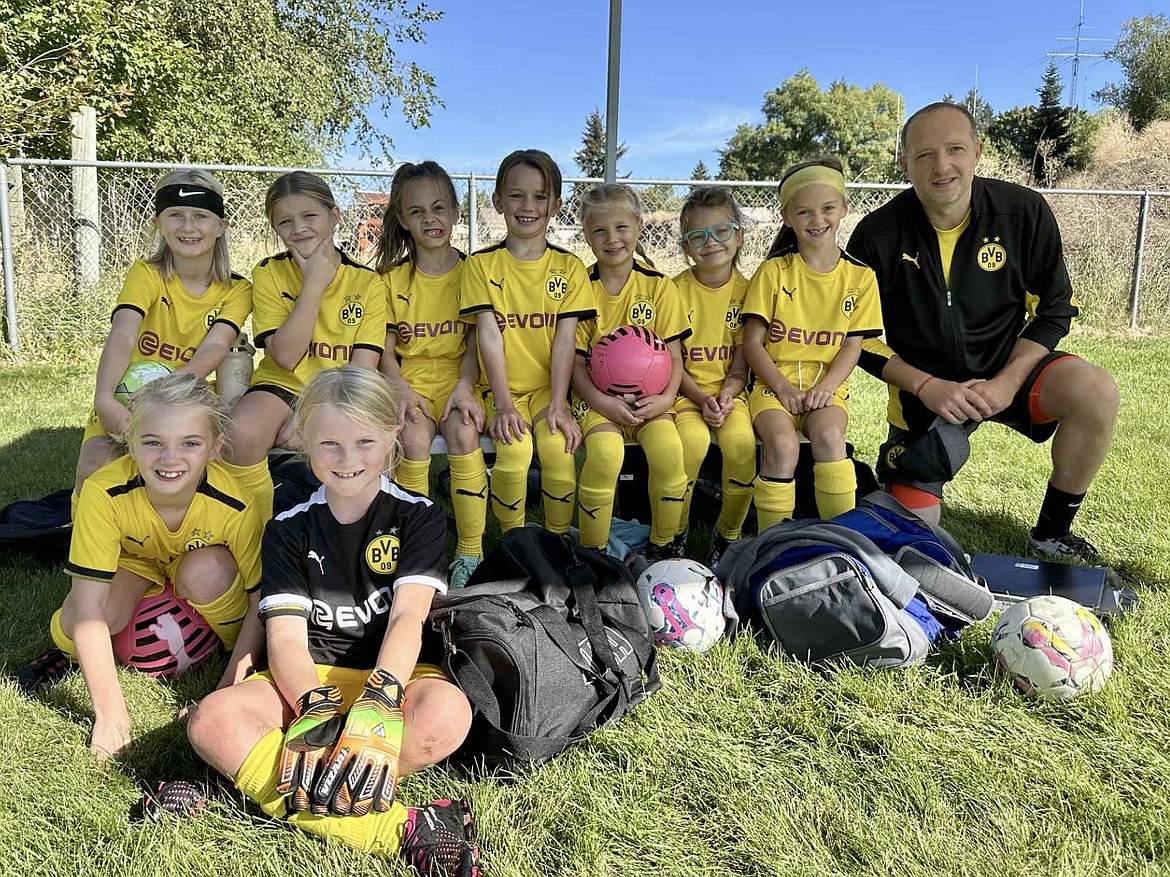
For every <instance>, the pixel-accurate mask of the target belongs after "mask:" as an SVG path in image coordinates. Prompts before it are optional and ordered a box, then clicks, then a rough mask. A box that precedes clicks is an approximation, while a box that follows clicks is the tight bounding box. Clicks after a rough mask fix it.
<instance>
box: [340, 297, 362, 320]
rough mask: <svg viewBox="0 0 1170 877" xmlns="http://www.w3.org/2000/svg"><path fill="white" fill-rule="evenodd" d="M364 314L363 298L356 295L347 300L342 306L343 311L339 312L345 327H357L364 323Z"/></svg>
mask: <svg viewBox="0 0 1170 877" xmlns="http://www.w3.org/2000/svg"><path fill="white" fill-rule="evenodd" d="M362 313H363V311H362V300H361V297H360V296H356V295H355V296H350V297H348V298H346V300H345V304H343V305H342V306H341V310H339V311H338V312H337V316H338V317H339V318H340V320H341V322H343V323H345V325H347V326H356V325H357V324H358V323H360V322H361V321H362Z"/></svg>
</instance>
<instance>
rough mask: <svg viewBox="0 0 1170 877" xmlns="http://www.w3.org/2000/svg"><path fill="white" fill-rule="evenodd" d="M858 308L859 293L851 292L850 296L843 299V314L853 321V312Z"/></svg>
mask: <svg viewBox="0 0 1170 877" xmlns="http://www.w3.org/2000/svg"><path fill="white" fill-rule="evenodd" d="M856 307H857V293H856V292H854V291H853V290H849V294H848V295H846V296H845V298H843V299H841V313H843V314H844V315H845V316H847V317H849V318H850V319H853V311H854V309H856Z"/></svg>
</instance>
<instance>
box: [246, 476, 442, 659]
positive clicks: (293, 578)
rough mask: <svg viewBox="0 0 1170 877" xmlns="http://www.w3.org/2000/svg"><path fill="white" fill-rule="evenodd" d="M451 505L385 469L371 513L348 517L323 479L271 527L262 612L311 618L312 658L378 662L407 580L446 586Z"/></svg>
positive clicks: (262, 615)
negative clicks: (329, 499) (328, 495)
mask: <svg viewBox="0 0 1170 877" xmlns="http://www.w3.org/2000/svg"><path fill="white" fill-rule="evenodd" d="M446 549H447V518H446V516H445V515H444V514H443V510H442V509H441V508H440V507H439V506H437V505H435V504H434V503H433V502H431V501H430V500H429V499H427V498H426V497H425V496H420V495H419V494H417V493H411V492H410V491H409V490H404V489H403V488H401V487H399V486H398V485H397V484H395V483H394V482H392V481H391V480H390V479H389V478H387V477H386V476H382V489H381V490H380V491H379V492H378V495H377V496H376V497H374V501H373V502H372V503H371V504H370V507H369V509H367V510H366V513H365V514H364V515H363V516H362V517H361V518H360V519H358V520H357V521H354V522H353V523H352V524H339V523H337V519H336V518H334V517H333V513H332V512H331V511H329V506H328V505H327V504H326V501H325V488H324V487H321V488H319V489H318V490H317V492H316V493H314V494H313V495H312V496H310V497H309V498H308V499H307V500H305V502H303V503H301V504H300V505H298V506H294V507H293V508H291V509H289V510H288V511H286V512H282V513H281V514H279V515H277V516H276V518H275V519H274V520H273V521H271V522H270V523H269V524H268V527H267V529H266V530H265V531H264V547H263V549H262V552H261V553H262V557H263V567H264V576H263V581H262V582H261V585H260V618H261V620H262V621H267V620H268V619H269V618H276V617H278V616H281V615H294V616H299V617H301V618H304V619H305V620H306V622H307V623H308V628H309V630H308V635H309V643H308V644H309V654H310V655H311V656H312V658H313V662H314V663H317V664H328V665H329V666H333V667H351V668H354V669H366V670H368V669H369V668H370V667H372V666H374V661H375V660H376V659H377V657H378V650H379V649H380V648H381V647H382V640H383V638H384V637H385V635H386V622H387V621H388V620H389V618H390V604H391V602H393V600H394V591H395V590H396V589H397V588H398V587H399V586H400V585H407V584H411V585H426V586H427V587H429V588H434V589H435V590H436V591H437V592H438V593H440V594H444V593H446V592H447V584H446V581H447V579H446V565H445V564H444V555H445V552H446Z"/></svg>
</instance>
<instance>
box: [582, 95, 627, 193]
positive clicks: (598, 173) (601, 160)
mask: <svg viewBox="0 0 1170 877" xmlns="http://www.w3.org/2000/svg"><path fill="white" fill-rule="evenodd" d="M605 145H606V144H605V121H604V120H603V119H602V118H601V110H600V109H598V108H597V107H594V108H593V112H591V113H590V114H589V115H588V116H586V117H585V130H584V131H582V132H581V148H580V149H578V150H577V151H576V152H575V153H573V160H574V161H575V162H577V167H578V168H580V169H581V175H582V176H586V177H604V176H605ZM625 154H626V146H625V144H624V143H623V144H620V145H619V146H618V148H617V158H618V161H621V158H622V156H623V155H625Z"/></svg>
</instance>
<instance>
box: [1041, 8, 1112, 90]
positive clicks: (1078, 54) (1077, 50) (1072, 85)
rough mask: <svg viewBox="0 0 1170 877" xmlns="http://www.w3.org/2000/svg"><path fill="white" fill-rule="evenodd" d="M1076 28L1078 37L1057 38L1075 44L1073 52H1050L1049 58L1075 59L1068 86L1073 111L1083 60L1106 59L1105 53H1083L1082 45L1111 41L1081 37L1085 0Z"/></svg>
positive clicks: (1059, 40) (1083, 25)
mask: <svg viewBox="0 0 1170 877" xmlns="http://www.w3.org/2000/svg"><path fill="white" fill-rule="evenodd" d="M1074 27H1075V29H1076V32H1077V35H1076V36H1075V37H1057V38H1056V39H1057V41H1058V42H1068V43H1075V46H1074V48H1073V51H1071V52H1049V53H1048V57H1049V58H1072V59H1073V60H1072V77H1071V79H1070V80H1069V86H1068V94H1069V101H1068V105H1069V106H1070V107H1072V108H1073V109H1076V108H1077V106H1078V98H1077V73H1078V71H1079V69H1080V65H1081V58H1104V57H1105V54H1104V53H1103V52H1082V51H1081V43H1083V42H1084V43H1107V42H1109V40H1106V39H1102V38H1100V37H1086V36H1081V30H1082V29H1083V28H1084V27H1085V0H1081V14H1080V18H1078V19H1077V23H1076V24H1075V25H1074Z"/></svg>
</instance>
